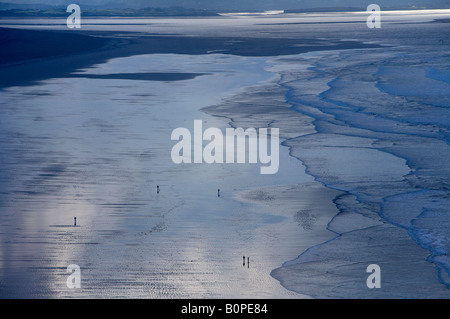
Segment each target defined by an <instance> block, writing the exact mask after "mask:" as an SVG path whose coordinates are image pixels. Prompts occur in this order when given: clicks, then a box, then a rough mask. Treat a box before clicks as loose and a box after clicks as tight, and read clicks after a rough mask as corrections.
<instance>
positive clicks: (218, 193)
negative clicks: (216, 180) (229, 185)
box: [217, 188, 220, 197]
mask: <svg viewBox="0 0 450 319" xmlns="http://www.w3.org/2000/svg"><path fill="white" fill-rule="evenodd" d="M217 197H220V188H219V189H218V190H217Z"/></svg>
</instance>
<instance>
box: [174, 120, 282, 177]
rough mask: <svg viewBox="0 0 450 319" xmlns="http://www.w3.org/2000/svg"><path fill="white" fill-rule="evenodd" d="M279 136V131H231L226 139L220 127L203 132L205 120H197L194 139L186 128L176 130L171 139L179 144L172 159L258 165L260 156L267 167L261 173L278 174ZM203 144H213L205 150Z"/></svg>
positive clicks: (184, 161) (175, 147)
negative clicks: (206, 142)
mask: <svg viewBox="0 0 450 319" xmlns="http://www.w3.org/2000/svg"><path fill="white" fill-rule="evenodd" d="M269 130H270V134H269ZM269 137H270V138H269ZM279 137H280V130H279V129H278V128H259V129H255V128H247V129H246V130H244V129H243V128H241V127H239V128H227V129H226V133H225V136H224V134H223V133H222V131H221V130H220V129H219V128H216V127H210V128H207V129H206V130H205V131H204V132H203V121H202V120H194V133H193V136H192V134H191V131H189V129H187V128H184V127H178V128H176V129H174V130H173V131H172V135H171V140H172V141H178V143H176V144H175V145H174V146H173V148H172V152H171V157H172V161H173V162H174V163H175V164H181V163H196V164H200V163H207V164H213V163H219V164H222V163H227V164H230V163H246V162H247V158H248V163H251V164H256V163H258V157H259V162H260V163H261V164H263V165H261V167H260V174H276V173H277V172H278V168H279V162H280V159H279V157H280V154H279V153H280V149H279V148H280V143H279ZM268 139H270V152H269V147H268ZM203 141H209V143H208V144H207V145H205V147H203ZM247 145H248V149H247ZM192 153H193V154H192ZM192 155H193V156H192ZM264 165H265V166H264Z"/></svg>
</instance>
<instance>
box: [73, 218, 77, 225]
mask: <svg viewBox="0 0 450 319" xmlns="http://www.w3.org/2000/svg"><path fill="white" fill-rule="evenodd" d="M73 225H74V226H76V225H77V218H76V217H74V218H73Z"/></svg>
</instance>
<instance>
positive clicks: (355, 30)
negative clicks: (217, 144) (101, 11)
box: [0, 12, 450, 299]
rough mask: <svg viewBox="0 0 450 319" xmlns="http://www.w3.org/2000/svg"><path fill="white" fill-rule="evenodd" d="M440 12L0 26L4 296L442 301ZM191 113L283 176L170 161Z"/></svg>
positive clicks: (444, 201) (444, 87)
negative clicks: (259, 146) (376, 21)
mask: <svg viewBox="0 0 450 319" xmlns="http://www.w3.org/2000/svg"><path fill="white" fill-rule="evenodd" d="M446 14H448V13H447V12H423V13H421V14H417V13H414V14H411V15H398V16H396V15H392V17H390V18H389V19H391V20H389V19H387V22H386V24H385V25H383V28H382V30H378V31H379V32H376V33H375V32H372V31H374V30H370V29H368V28H367V27H366V25H365V20H361V19H360V18H361V17H363V15H360V16H358V15H355V14H350V15H348V16H345V15H344V17H342V16H339V15H336V14H335V15H327V14H323V15H321V16H320V15H319V16H317V17H311V16H310V15H307V14H305V15H302V14H297V15H294V14H292V15H286V16H280V17H271V18H267V17H262V18H260V17H250V18H234V17H225V18H223V17H220V18H202V19H181V18H180V19H155V20H152V19H150V20H151V21H143V20H138V23H135V25H132V24H130V23H127V21H125V20H121V21H122V22H121V23H118V24H116V25H112V24H111V21H110V20H109V19H106V20H101V19H100V20H92V21H90V23H88V24H87V25H86V27H84V29H83V28H82V29H81V30H80V31H76V32H71V31H70V30H67V29H64V26H63V25H62V24H58V23H53V24H42V23H36V22H33V23H29V24H26V23H23V22H22V23H23V25H20V26H18V24H20V22H21V21H20V19H19V20H17V21H16V20H14V21H12V20H2V23H1V24H0V26H1V25H3V26H6V27H8V28H2V29H1V33H0V34H1V37H0V39H1V40H2V42H4V43H7V44H6V45H5V47H4V48H6V49H5V50H2V53H1V55H0V57H1V61H2V63H1V65H0V81H1V82H0V100H1V104H2V105H3V107H2V109H1V117H0V127H1V140H0V146H1V149H2V152H1V155H0V164H1V167H2V168H3V169H2V173H1V175H0V209H1V214H0V218H1V224H0V225H1V226H0V237H1V238H0V240H1V242H0V247H1V251H0V278H1V281H0V282H1V283H0V295H1V297H3V298H29V297H31V298H274V299H275V298H286V299H297V298H448V297H449V296H450V293H449V288H448V287H449V283H450V281H449V279H448V272H449V266H448V265H449V263H448V262H449V260H448V252H449V251H448V249H449V241H448V229H449V228H448V227H449V225H450V223H449V219H448V207H449V206H448V174H449V170H448V164H447V159H448V155H450V154H449V151H450V149H449V146H448V142H449V141H450V139H449V138H448V136H449V135H448V129H449V127H448V119H449V118H450V117H449V114H448V110H449V106H450V104H449V96H448V92H449V90H448V88H449V80H448V79H449V73H448V70H449V65H448V61H446V58H445V57H446V55H445V52H446V51H445V50H446V48H447V46H448V45H447V44H446V43H448V41H450V39H448V36H449V34H448V32H444V31H443V30H444V29H445V27H446V23H436V22H434V19H436V18H442V17H443V16H445V15H446ZM358 17H359V18H358ZM417 17H419V18H420V19H419V22H420V23H419V22H417V21H416V18H417ZM34 21H35V20H34ZM13 22H14V23H16V25H12V23H13ZM135 22H136V21H135ZM329 22H333V23H329ZM389 22H391V23H389ZM149 23H150V24H149ZM39 25H41V27H39ZM149 25H151V26H152V28H150V29H148V26H149ZM49 26H50V27H49ZM10 27H14V29H10ZM243 27H244V28H243ZM336 28H337V30H338V31H340V32H331V31H332V30H333V31H336ZM149 30H150V31H149ZM370 32H371V33H370ZM417 33H421V34H423V35H424V36H422V37H419V40H418V39H417V36H416V35H414V34H417ZM8 39H14V41H12V40H8ZM442 39H444V40H443V43H444V45H443V44H442V42H441V41H440V40H442ZM447 39H448V40H447ZM39 43H41V47H40V48H39V50H35V51H33V50H31V48H33V47H36V46H38V47H39V45H38V44H39ZM27 47H28V48H30V49H26V48H27ZM53 47H58V48H59V49H57V50H53ZM70 47H74V48H77V49H75V50H72V49H70ZM18 48H21V50H19V49H18ZM19 51H20V52H22V53H21V54H15V52H19ZM23 52H25V53H23ZM412 74H414V79H415V81H409V82H408V81H407V79H411V78H412V76H411V75H412ZM194 120H202V123H203V126H204V127H205V128H206V127H215V128H219V129H220V130H222V131H223V132H224V131H225V130H226V128H230V127H231V128H238V127H243V128H249V127H251V128H279V129H280V155H279V156H280V158H279V160H280V169H279V171H278V173H277V174H273V175H262V174H260V173H259V165H253V164H250V163H245V164H236V163H235V164H226V163H224V164H217V163H215V164H206V163H202V164H194V163H193V164H186V163H185V164H181V165H180V164H178V165H177V164H175V163H173V161H172V160H171V158H170V154H171V148H172V146H173V145H174V144H175V142H174V141H172V140H171V138H170V135H171V132H172V131H173V130H174V129H175V128H178V127H185V128H188V129H193V126H194ZM424 154H427V155H426V156H424ZM157 186H158V188H160V190H158V191H157ZM218 189H220V196H218ZM74 217H76V218H77V225H76V226H74V225H73V219H74ZM70 264H77V265H79V266H80V268H81V273H82V288H81V289H70V288H69V287H67V285H66V279H67V276H68V275H67V272H66V268H67V266H68V265H70ZM370 264H378V265H379V266H380V268H381V271H382V288H380V289H369V288H368V287H367V285H366V279H367V277H368V275H369V274H368V273H367V272H366V268H367V266H368V265H370Z"/></svg>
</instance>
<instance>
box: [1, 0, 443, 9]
mask: <svg viewBox="0 0 450 319" xmlns="http://www.w3.org/2000/svg"><path fill="white" fill-rule="evenodd" d="M0 3H22V4H23V3H27V4H28V3H30V4H36V3H44V4H52V5H55V4H60V5H68V4H70V3H76V4H79V5H84V6H86V7H90V6H101V7H170V6H183V7H186V8H204V9H224V10H272V9H280V10H281V9H299V8H314V7H357V8H366V7H367V6H368V5H369V4H371V3H376V4H378V5H380V6H381V7H383V6H384V7H393V6H409V5H416V6H424V5H427V6H429V5H434V6H436V5H437V6H439V5H446V6H450V0H0Z"/></svg>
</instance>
